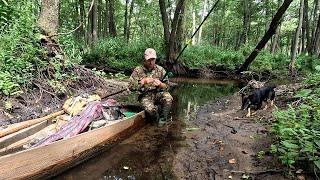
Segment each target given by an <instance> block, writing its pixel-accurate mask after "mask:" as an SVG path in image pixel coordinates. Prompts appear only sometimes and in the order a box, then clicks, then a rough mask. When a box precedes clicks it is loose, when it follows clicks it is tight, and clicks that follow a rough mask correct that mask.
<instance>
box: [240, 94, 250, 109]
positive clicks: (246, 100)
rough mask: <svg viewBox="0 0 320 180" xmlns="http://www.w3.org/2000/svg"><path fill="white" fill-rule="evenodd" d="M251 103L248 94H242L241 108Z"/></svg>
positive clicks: (245, 107)
mask: <svg viewBox="0 0 320 180" xmlns="http://www.w3.org/2000/svg"><path fill="white" fill-rule="evenodd" d="M250 104H251V100H250V96H245V95H242V105H241V110H245V109H248V107H249V106H250Z"/></svg>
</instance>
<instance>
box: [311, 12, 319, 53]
mask: <svg viewBox="0 0 320 180" xmlns="http://www.w3.org/2000/svg"><path fill="white" fill-rule="evenodd" d="M312 42H313V43H312V50H311V54H312V55H319V46H320V13H319V17H318V23H317V28H316V31H315V33H314V38H313V41H312Z"/></svg>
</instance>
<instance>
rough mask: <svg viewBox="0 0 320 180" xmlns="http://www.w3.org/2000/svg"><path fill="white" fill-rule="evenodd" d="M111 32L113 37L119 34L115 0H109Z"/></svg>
mask: <svg viewBox="0 0 320 180" xmlns="http://www.w3.org/2000/svg"><path fill="white" fill-rule="evenodd" d="M109 33H110V36H111V37H116V36H117V28H116V22H115V15H114V0H109Z"/></svg>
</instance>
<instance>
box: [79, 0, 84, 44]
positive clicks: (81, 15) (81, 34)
mask: <svg viewBox="0 0 320 180" xmlns="http://www.w3.org/2000/svg"><path fill="white" fill-rule="evenodd" d="M79 9H80V23H81V26H80V28H79V33H80V37H81V38H82V39H83V38H85V31H84V29H85V24H84V23H85V22H84V17H85V16H84V14H85V12H84V0H79Z"/></svg>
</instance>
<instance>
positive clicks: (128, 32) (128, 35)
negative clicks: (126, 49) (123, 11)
mask: <svg viewBox="0 0 320 180" xmlns="http://www.w3.org/2000/svg"><path fill="white" fill-rule="evenodd" d="M133 7H134V0H132V1H131V5H130V11H129V19H128V21H129V22H128V28H127V37H126V38H127V41H128V42H129V39H130V28H131V17H132V13H133Z"/></svg>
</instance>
